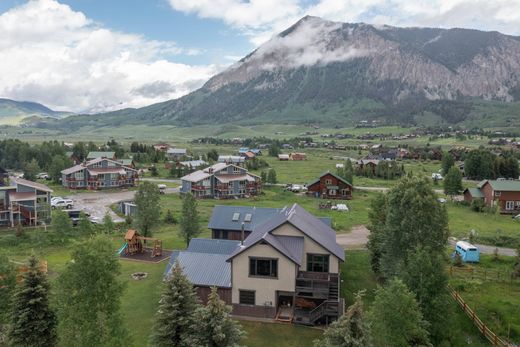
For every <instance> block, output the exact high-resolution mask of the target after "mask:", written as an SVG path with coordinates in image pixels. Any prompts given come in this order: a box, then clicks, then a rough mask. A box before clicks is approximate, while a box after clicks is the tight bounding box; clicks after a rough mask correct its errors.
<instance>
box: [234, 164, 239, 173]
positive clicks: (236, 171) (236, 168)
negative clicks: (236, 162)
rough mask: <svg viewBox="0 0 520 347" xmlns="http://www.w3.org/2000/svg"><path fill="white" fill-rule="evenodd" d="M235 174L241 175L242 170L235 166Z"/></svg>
mask: <svg viewBox="0 0 520 347" xmlns="http://www.w3.org/2000/svg"><path fill="white" fill-rule="evenodd" d="M233 173H234V174H239V173H240V168H238V167H236V166H233Z"/></svg>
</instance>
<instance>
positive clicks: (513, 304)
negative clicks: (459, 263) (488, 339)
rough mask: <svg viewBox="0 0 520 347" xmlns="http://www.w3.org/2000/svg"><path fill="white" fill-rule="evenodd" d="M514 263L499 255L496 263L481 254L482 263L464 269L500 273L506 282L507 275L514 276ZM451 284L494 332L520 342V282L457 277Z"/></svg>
mask: <svg viewBox="0 0 520 347" xmlns="http://www.w3.org/2000/svg"><path fill="white" fill-rule="evenodd" d="M515 261H516V259H515V258H514V257H506V256H500V257H499V259H498V260H495V259H494V257H493V256H492V255H481V257H480V263H478V264H472V265H465V266H471V267H474V268H475V269H476V270H477V271H480V272H483V271H484V270H487V271H489V272H488V273H491V272H493V273H495V272H497V271H500V272H501V273H502V274H503V276H502V277H501V278H502V279H504V278H507V275H506V274H510V273H511V271H512V269H513V265H514V263H515ZM490 277H492V276H490ZM450 283H451V284H452V286H453V288H454V289H455V290H457V291H458V292H459V293H460V294H461V296H462V297H463V298H464V300H465V301H466V302H467V303H468V305H470V307H471V308H472V309H474V310H475V312H476V313H477V315H478V316H479V317H480V318H481V319H482V321H483V322H485V323H486V324H487V325H488V326H489V327H490V328H491V330H493V331H494V332H495V333H497V334H498V335H500V336H501V337H505V338H508V337H509V338H510V340H511V341H512V342H514V343H520V315H519V314H518V308H519V307H520V281H514V282H511V281H509V280H502V281H491V280H488V281H483V280H477V279H471V278H470V277H467V278H460V277H459V276H457V277H453V278H451V279H450Z"/></svg>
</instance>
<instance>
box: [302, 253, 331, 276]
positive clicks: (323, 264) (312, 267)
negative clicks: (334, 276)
mask: <svg viewBox="0 0 520 347" xmlns="http://www.w3.org/2000/svg"><path fill="white" fill-rule="evenodd" d="M307 271H311V272H329V255H328V254H307Z"/></svg>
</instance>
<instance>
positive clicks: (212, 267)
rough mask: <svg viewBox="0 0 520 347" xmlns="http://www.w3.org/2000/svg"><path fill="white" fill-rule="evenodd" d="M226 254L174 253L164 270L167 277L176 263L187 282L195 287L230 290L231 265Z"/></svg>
mask: <svg viewBox="0 0 520 347" xmlns="http://www.w3.org/2000/svg"><path fill="white" fill-rule="evenodd" d="M228 257H229V255H227V254H210V253H198V252H188V251H175V252H173V253H172V255H171V257H170V262H169V263H168V266H167V268H166V276H169V275H170V273H171V269H172V267H173V265H174V264H175V262H176V261H178V262H179V265H180V266H181V268H182V271H183V273H184V275H186V277H187V278H188V280H189V281H190V282H191V283H193V284H194V285H197V286H208V287H212V286H216V287H225V288H231V263H229V262H227V261H226V259H227V258H228Z"/></svg>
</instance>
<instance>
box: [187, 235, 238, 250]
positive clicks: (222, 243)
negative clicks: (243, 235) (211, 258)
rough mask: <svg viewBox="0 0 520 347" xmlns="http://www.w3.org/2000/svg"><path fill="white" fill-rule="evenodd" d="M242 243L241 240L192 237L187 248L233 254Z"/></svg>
mask: <svg viewBox="0 0 520 347" xmlns="http://www.w3.org/2000/svg"><path fill="white" fill-rule="evenodd" d="M239 245H240V241H235V240H218V239H198V238H197V239H192V240H191V241H190V245H189V246H188V248H187V249H186V251H188V252H197V253H213V254H231V253H233V251H234V250H235V249H236V248H237V247H238V246H239Z"/></svg>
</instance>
